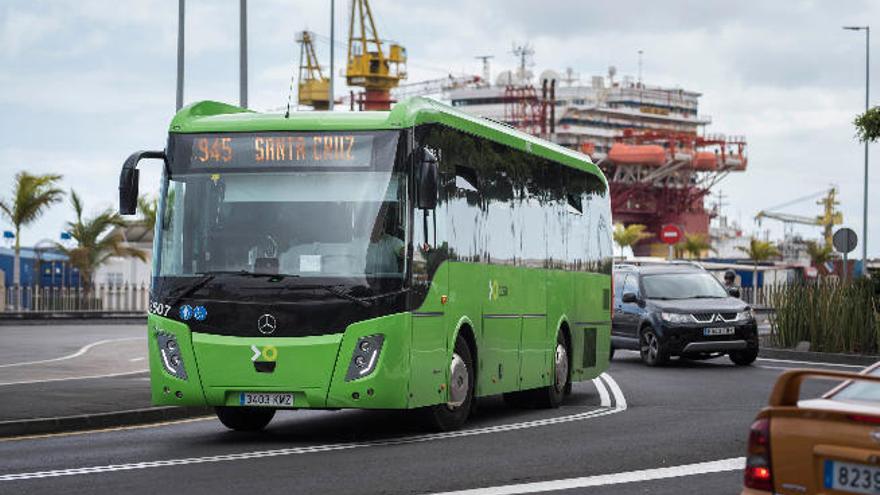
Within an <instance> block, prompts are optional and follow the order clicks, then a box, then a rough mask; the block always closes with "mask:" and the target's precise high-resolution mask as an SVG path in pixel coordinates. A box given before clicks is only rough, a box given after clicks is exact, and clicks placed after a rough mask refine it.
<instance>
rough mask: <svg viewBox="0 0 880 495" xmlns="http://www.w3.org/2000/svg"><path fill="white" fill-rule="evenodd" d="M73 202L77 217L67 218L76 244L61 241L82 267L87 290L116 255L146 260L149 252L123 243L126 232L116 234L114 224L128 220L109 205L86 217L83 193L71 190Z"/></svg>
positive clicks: (64, 249) (81, 270)
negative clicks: (81, 194)
mask: <svg viewBox="0 0 880 495" xmlns="http://www.w3.org/2000/svg"><path fill="white" fill-rule="evenodd" d="M70 204H71V205H72V206H73V211H74V212H75V213H76V220H75V221H73V222H67V230H68V231H69V232H70V237H72V238H73V239H74V240H75V241H76V247H72V248H68V247H66V246H64V245H61V244H58V245H57V247H58V249H59V250H60V251H62V252H63V253H64V254H66V255H67V256H68V257H69V258H70V264H71V265H73V266H74V267H75V268H77V269H78V270H79V276H80V282H81V283H82V286H83V288H84V289H85V290H86V292H88V291H89V289H90V288H91V286H92V284H93V282H94V280H93V278H94V274H95V270H97V269H98V267H100V266H101V265H103V264H104V263H106V262H107V260H109V259H110V258H111V257H113V256H122V257H133V258H137V259H139V260H142V261H145V260H146V259H147V257H146V254H145V253H144V252H143V251H141V250H139V249H135V248H131V247H128V246H125V245H123V244H124V242H125V240H124V239H123V237H122V234H120V233H117V234H112V233H110V232H109V231H111V230H112V229H113V228H114V227H124V226H125V225H126V222H125V220H123V219H122V217H121V216H119V214H117V213H115V212H114V211H113V210H111V209H109V208H108V209H106V210H104V211H102V212H101V213H99V214H97V215H96V216H94V217H91V218H83V204H82V200H81V199H80V197H79V195H78V194H76V192H74V191H73V190H71V191H70Z"/></svg>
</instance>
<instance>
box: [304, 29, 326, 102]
mask: <svg viewBox="0 0 880 495" xmlns="http://www.w3.org/2000/svg"><path fill="white" fill-rule="evenodd" d="M313 38H314V35H313V34H312V33H310V32H308V31H303V32H301V33H299V34H297V35H296V41H297V43H299V45H300V47H299V103H300V105H309V106H311V107H312V108H314V109H315V110H327V109H328V108H329V107H330V79H328V78H327V77H325V76H324V73H323V72H321V65H320V64H319V63H318V57H317V55H315V45H313V44H312V39H313ZM331 50H332V47H331Z"/></svg>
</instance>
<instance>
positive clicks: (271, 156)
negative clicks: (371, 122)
mask: <svg viewBox="0 0 880 495" xmlns="http://www.w3.org/2000/svg"><path fill="white" fill-rule="evenodd" d="M181 138H182V139H181V140H182V142H181V143H180V144H182V145H183V146H184V147H189V148H190V150H191V151H190V153H189V155H190V159H189V163H190V167H192V168H198V169H205V168H210V169H226V168H249V167H300V166H304V167H340V166H342V167H369V166H370V161H371V157H372V148H373V136H372V135H368V134H352V133H347V134H343V133H338V134H337V133H324V134H320V133H308V134H306V133H297V134H290V133H285V134H281V133H279V134H221V135H217V134H213V135H204V134H201V135H199V134H192V135H182V136H181ZM187 145H188V146H187ZM180 151H184V152H185V149H184V150H180ZM181 155H183V154H181ZM181 155H178V156H181ZM183 156H186V155H183Z"/></svg>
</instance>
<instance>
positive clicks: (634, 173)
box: [504, 82, 748, 255]
mask: <svg viewBox="0 0 880 495" xmlns="http://www.w3.org/2000/svg"><path fill="white" fill-rule="evenodd" d="M555 110H556V105H555V94H554V87H553V86H552V83H551V87H550V93H549V94H548V92H547V83H546V82H545V84H544V88H543V91H542V95H541V96H539V95H538V93H537V91H536V90H535V88H534V86H531V85H527V86H507V87H506V88H505V91H504V120H505V122H508V123H510V124H512V125H514V126H516V127H517V128H519V129H522V130H523V131H525V132H529V133H531V134H535V135H538V136H542V137H545V138H548V139H551V140H552V139H553V138H554V129H555V120H556V119H555ZM548 131H549V132H548ZM579 151H581V152H584V153H587V154H589V155H590V156H592V157H593V159H594V160H595V162H596V164H597V165H599V167H600V168H602V170H603V172H605V175H606V176H607V177H608V181H609V183H610V186H611V208H612V213H613V215H614V221H615V222H620V223H623V224H624V225H629V224H633V223H638V224H643V225H646V226H647V227H648V229H647V230H648V231H649V232H654V233H655V234H658V233H659V232H660V229H661V227H662V226H663V225H665V224H675V225H680V226H681V227H682V228H683V229H684V231H685V232H686V233H689V234H692V233H698V234H708V232H709V220H710V219H711V217H712V216H713V215H714V212H710V211H707V210H706V208H705V206H704V204H703V199H704V198H705V197H706V195H708V194H709V193H710V191H711V188H712V187H713V186H714V185H715V184H717V183H718V182H719V181H721V180H722V179H724V177H726V176H727V175H728V174H729V173H730V172H739V171H744V170H745V169H746V165H747V162H748V159H747V157H746V140H745V138H744V137H740V136H737V137H727V136H723V135H720V134H716V135H700V134H698V133H697V132H681V131H670V130H663V129H651V128H639V129H636V128H624V129H622V130H621V131H619V135H618V136H616V137H615V138H614V144H613V145H612V146H611V149H610V150H608V152H607V153H597V152H596V146H595V143H591V142H582V143H581V144H580V150H579ZM658 240H659V238H653V239H648V240H646V241H644V242H642V243H641V244H639V245H637V246H635V249H634V252H635V254H636V255H664V254H663V253H662V252H660V251H659V250H658V248H661V249H663V246H662V245H658V244H657V241H658ZM655 246H656V247H655Z"/></svg>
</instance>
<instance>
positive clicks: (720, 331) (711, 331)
mask: <svg viewBox="0 0 880 495" xmlns="http://www.w3.org/2000/svg"><path fill="white" fill-rule="evenodd" d="M735 333H736V329H735V328H733V327H719V328H704V329H703V335H704V336H706V337H712V336H715V335H733V334H735Z"/></svg>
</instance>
